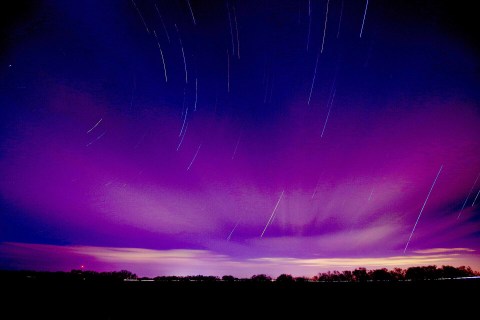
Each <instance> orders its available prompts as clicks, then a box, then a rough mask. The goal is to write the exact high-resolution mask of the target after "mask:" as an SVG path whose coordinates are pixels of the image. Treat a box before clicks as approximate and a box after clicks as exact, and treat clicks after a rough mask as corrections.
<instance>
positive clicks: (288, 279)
mask: <svg viewBox="0 0 480 320" xmlns="http://www.w3.org/2000/svg"><path fill="white" fill-rule="evenodd" d="M275 282H279V283H293V282H295V280H294V279H293V277H292V275H290V274H285V273H284V274H281V275H279V276H278V277H277V279H276V280H275Z"/></svg>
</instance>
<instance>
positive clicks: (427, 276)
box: [0, 265, 480, 284]
mask: <svg viewBox="0 0 480 320" xmlns="http://www.w3.org/2000/svg"><path fill="white" fill-rule="evenodd" d="M475 276H480V272H476V271H474V270H472V269H471V268H470V267H464V266H462V267H458V268H456V267H452V266H442V267H440V268H438V267H437V266H434V265H433V266H424V267H410V268H408V269H401V268H395V269H392V270H388V269H386V268H382V269H374V270H367V269H366V268H358V269H355V270H353V271H349V270H346V271H342V272H339V271H333V272H330V271H328V272H322V273H319V274H318V275H317V276H314V277H312V278H307V277H293V276H292V275H289V274H281V275H280V276H278V277H277V278H276V279H273V278H272V277H270V276H268V275H266V274H256V275H253V276H252V277H250V278H236V277H234V276H231V275H225V276H223V277H221V278H220V277H216V276H203V275H194V276H158V277H155V278H148V277H142V278H140V277H138V276H137V275H136V274H134V273H132V272H130V271H127V270H121V271H114V272H95V271H84V270H72V271H70V272H39V271H0V279H2V280H7V279H12V278H13V279H37V280H45V281H48V280H55V281H62V280H64V281H75V280H82V281H155V282H209V283H212V282H253V283H265V282H276V283H282V284H291V283H305V282H360V283H361V282H367V281H368V282H396V281H422V280H444V279H458V278H467V277H475Z"/></svg>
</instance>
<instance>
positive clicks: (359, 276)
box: [353, 268, 368, 282]
mask: <svg viewBox="0 0 480 320" xmlns="http://www.w3.org/2000/svg"><path fill="white" fill-rule="evenodd" d="M353 279H354V281H357V282H366V281H367V280H368V274H367V269H365V268H358V269H355V270H353Z"/></svg>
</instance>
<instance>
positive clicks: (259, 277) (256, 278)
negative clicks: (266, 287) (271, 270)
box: [250, 274, 272, 282]
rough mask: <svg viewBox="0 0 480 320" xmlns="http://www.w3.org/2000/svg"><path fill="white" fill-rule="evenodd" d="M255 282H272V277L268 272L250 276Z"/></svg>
mask: <svg viewBox="0 0 480 320" xmlns="http://www.w3.org/2000/svg"><path fill="white" fill-rule="evenodd" d="M250 279H251V280H252V281H254V282H270V281H272V278H271V277H269V276H267V275H266V274H255V275H253V276H252V277H251V278H250Z"/></svg>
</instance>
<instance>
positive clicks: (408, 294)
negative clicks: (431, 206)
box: [0, 277, 480, 319]
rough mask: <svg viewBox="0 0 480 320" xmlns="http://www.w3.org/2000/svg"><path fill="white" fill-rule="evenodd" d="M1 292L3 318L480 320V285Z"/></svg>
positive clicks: (230, 285) (105, 286)
mask: <svg viewBox="0 0 480 320" xmlns="http://www.w3.org/2000/svg"><path fill="white" fill-rule="evenodd" d="M0 288H1V295H2V297H3V298H2V300H1V301H2V303H1V312H2V313H1V315H2V316H1V318H3V319H54V318H55V319H177V318H185V317H187V316H193V317H195V318H202V319H203V318H207V319H209V318H212V317H214V318H227V319H231V318H234V319H237V318H248V319H250V318H255V319H256V318H264V317H266V318H267V319H271V318H273V317H281V319H284V318H293V319H303V318H307V317H308V318H312V317H313V318H312V319H320V318H322V319H325V318H326V319H332V318H337V317H340V318H344V317H346V316H348V317H349V318H350V317H360V316H361V317H363V316H369V317H375V318H382V319H391V318H398V317H408V318H418V317H419V316H423V317H427V318H431V317H433V316H448V317H452V318H453V319H459V317H461V316H467V315H470V317H471V316H473V315H475V316H473V318H476V317H477V316H478V310H480V308H479V307H480V279H456V280H435V281H400V282H364V283H361V282H353V283H352V282H331V283H324V282H301V283H299V282H294V283H278V282H249V281H243V282H242V281H235V282H225V281H216V282H194V281H191V282H175V281H164V282H145V281H132V282H130V281H100V280H99V281H81V280H77V279H75V280H71V279H55V278H53V279H35V278H24V277H21V278H19V277H11V278H3V279H2V283H1V287H0ZM5 315H10V316H8V317H5Z"/></svg>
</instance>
